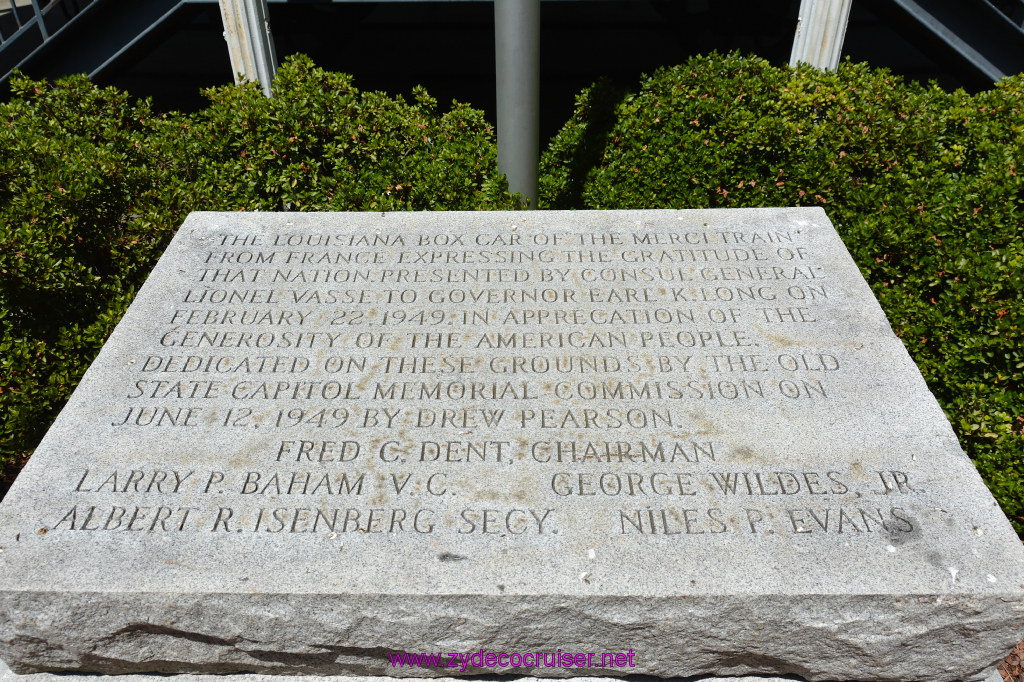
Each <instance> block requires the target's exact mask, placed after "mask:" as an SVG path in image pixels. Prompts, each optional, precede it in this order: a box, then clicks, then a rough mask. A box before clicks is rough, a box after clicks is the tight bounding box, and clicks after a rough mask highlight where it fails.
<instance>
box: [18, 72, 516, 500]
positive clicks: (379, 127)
mask: <svg viewBox="0 0 1024 682" xmlns="http://www.w3.org/2000/svg"><path fill="white" fill-rule="evenodd" d="M275 94H276V96H275V97H274V98H273V99H267V98H265V97H263V95H262V93H261V92H260V90H259V89H258V88H257V87H255V86H245V87H235V86H227V87H221V88H214V89H212V90H209V91H208V92H206V96H207V97H208V98H209V99H210V102H211V103H210V105H209V106H208V107H207V108H206V109H204V110H203V111H201V112H199V113H197V114H195V115H189V116H184V115H176V114H172V115H159V114H156V113H154V112H153V111H152V109H151V107H150V106H149V104H148V103H147V102H137V101H134V100H132V98H130V97H129V96H128V95H127V94H125V93H123V92H118V91H117V90H114V89H112V88H105V89H100V88H96V87H95V86H93V85H92V84H91V83H89V81H88V80H86V79H85V78H83V77H74V78H68V79H64V80H61V81H58V82H57V83H55V84H48V83H46V82H33V81H31V80H28V79H24V78H16V79H14V82H13V97H12V99H11V102H10V103H8V104H3V105H0V122H2V124H0V482H2V480H3V479H7V480H8V481H9V480H10V479H11V478H12V477H13V475H14V474H15V473H16V469H17V468H18V464H19V463H20V462H21V461H22V460H24V458H25V457H27V455H28V453H29V452H30V451H31V450H32V449H33V448H34V447H35V446H36V444H37V443H38V442H39V439H40V438H41V437H42V435H43V434H44V433H45V432H46V430H47V428H49V425H50V423H51V422H52V421H53V419H54V418H55V417H56V414H57V412H58V411H59V410H60V408H61V406H62V405H63V404H64V402H65V401H66V400H67V397H68V396H69V395H70V393H71V391H72V390H73V389H74V387H75V385H76V384H77V382H78V380H79V379H80V378H81V376H82V373H83V372H84V371H85V369H86V367H88V365H89V363H90V362H91V361H92V359H93V358H94V357H95V355H96V353H97V352H98V351H99V348H100V346H101V345H102V344H103V341H104V340H105V339H106V337H107V336H108V335H109V333H110V331H111V330H112V329H113V327H114V325H115V324H116V323H117V321H118V319H120V317H121V315H122V314H123V312H124V310H125V309H126V308H127V306H128V304H129V303H130V301H131V299H132V296H133V295H134V292H135V291H136V289H137V288H138V286H139V285H140V284H141V283H142V281H143V280H144V279H145V278H146V275H147V274H148V273H149V271H150V270H151V269H152V267H153V265H154V264H155V263H156V260H157V259H158V258H159V256H160V254H161V253H162V252H163V249H164V248H165V247H166V245H167V243H168V241H169V240H170V238H171V236H172V235H173V233H174V231H175V230H176V229H177V227H178V226H179V225H180V224H181V222H182V220H183V219H184V217H185V216H186V215H187V214H188V212H189V211H194V210H220V211H229V210H264V211H272V210H317V211H395V210H433V209H437V210H473V209H502V208H512V207H514V206H516V199H515V198H514V197H511V196H509V195H508V194H507V192H506V184H505V181H504V179H503V177H502V176H500V175H499V174H498V173H497V150H496V147H495V142H494V131H493V128H492V126H491V125H490V124H488V123H487V122H486V121H485V120H484V117H483V113H482V112H480V111H478V110H475V109H471V108H469V107H467V106H464V105H453V107H452V108H451V109H450V110H449V111H446V112H441V111H439V110H438V108H437V103H436V102H435V101H434V100H432V99H431V98H430V97H429V96H428V95H427V93H426V92H424V91H422V90H417V91H416V92H415V93H414V98H415V101H414V102H412V103H408V102H406V101H404V100H403V99H402V98H400V97H388V96H387V95H384V94H381V93H376V92H371V93H360V92H359V91H358V90H356V89H355V88H354V87H353V86H352V80H351V78H350V77H349V76H345V75H341V74H333V73H328V72H325V71H323V70H321V69H318V68H316V67H315V66H314V65H313V64H312V63H311V62H310V61H309V59H308V58H304V57H296V58H293V59H290V60H288V61H287V62H286V63H285V64H283V65H282V67H281V69H280V71H279V72H278V78H277V81H276V84H275ZM2 488H3V486H0V494H2V492H3V490H2Z"/></svg>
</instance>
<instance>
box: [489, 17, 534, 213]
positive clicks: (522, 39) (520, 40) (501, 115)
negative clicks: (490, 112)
mask: <svg viewBox="0 0 1024 682" xmlns="http://www.w3.org/2000/svg"><path fill="white" fill-rule="evenodd" d="M494 57H495V59H494V61H495V80H496V84H497V105H498V170H499V171H500V172H502V173H504V174H505V177H506V178H508V186H509V189H510V190H512V191H513V192H519V193H520V194H522V195H523V197H524V198H525V199H526V200H527V201H528V203H529V208H536V207H537V166H538V163H539V161H540V0H494Z"/></svg>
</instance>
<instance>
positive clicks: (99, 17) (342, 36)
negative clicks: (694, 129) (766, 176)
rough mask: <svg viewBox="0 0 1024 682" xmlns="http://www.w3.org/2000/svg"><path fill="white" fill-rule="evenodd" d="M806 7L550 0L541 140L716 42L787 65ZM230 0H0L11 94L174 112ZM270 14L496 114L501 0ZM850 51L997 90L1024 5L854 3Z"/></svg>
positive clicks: (1018, 36) (311, 41)
mask: <svg viewBox="0 0 1024 682" xmlns="http://www.w3.org/2000/svg"><path fill="white" fill-rule="evenodd" d="M12 4H13V6H12ZM4 5H6V9H4ZM799 8H800V2H799V0H643V1H632V2H624V1H620V0H544V1H543V2H542V4H541V62H540V63H541V73H540V92H541V98H540V99H541V103H542V110H541V138H542V139H546V138H547V137H548V136H550V135H551V134H553V133H554V132H555V131H556V130H557V128H558V126H559V125H560V124H561V123H562V122H563V121H564V120H565V119H566V118H567V117H568V115H569V113H570V112H571V110H572V106H573V96H574V94H575V93H577V92H578V91H579V90H580V89H581V88H583V87H585V86H586V85H588V84H590V83H591V82H593V81H594V80H595V79H596V78H598V77H600V76H610V77H611V78H613V79H614V80H615V81H618V82H619V83H621V84H622V85H626V86H633V85H634V84H635V83H636V80H637V78H638V77H639V76H640V74H641V73H644V72H651V71H653V70H654V69H655V68H657V67H658V66H661V65H668V64H674V63H678V62H681V61H683V60H685V59H686V58H687V57H689V56H692V55H695V54H701V53H706V52H709V51H712V50H718V51H720V52H723V51H729V50H740V51H742V52H745V53H755V54H758V55H760V56H763V57H765V58H767V59H769V60H771V61H772V62H774V63H786V62H787V61H788V60H789V56H790V50H791V48H792V45H793V35H794V29H795V27H796V23H797V16H798V12H799ZM219 9H220V8H219V6H218V3H217V0H51V1H49V2H47V1H46V0H0V35H2V38H3V42H2V43H0V96H2V97H6V96H7V92H8V89H7V85H6V82H7V80H8V79H9V77H10V71H11V70H12V69H13V68H19V69H21V70H22V71H23V72H25V73H26V74H28V75H30V76H35V77H43V76H45V77H50V78H54V77H57V76H60V75H64V74H67V73H76V72H84V73H87V74H89V75H90V76H91V77H92V78H93V79H94V80H95V81H96V82H98V83H101V84H110V85H116V86H118V87H120V88H123V89H125V90H127V91H129V92H131V93H133V94H135V95H138V96H147V97H152V98H153V99H154V101H155V104H156V105H157V107H158V108H161V109H183V110H190V109H195V108H198V107H201V106H202V105H203V103H204V100H203V98H202V97H201V95H200V93H199V91H200V89H201V88H203V87H208V86H211V85H217V84H223V83H229V82H231V81H232V77H233V74H232V69H231V64H230V61H229V59H228V50H227V47H226V44H225V40H224V37H223V31H224V26H223V23H222V19H221V14H220V11H219ZM269 21H270V26H271V28H272V31H273V36H274V43H275V47H276V52H277V56H278V57H279V58H282V59H283V58H284V57H286V56H287V55H289V54H292V53H295V52H303V53H306V54H309V55H310V56H312V57H313V59H314V60H315V61H316V63H317V64H318V65H320V66H323V67H325V68H328V69H332V70H338V71H345V72H348V73H352V74H354V75H355V78H356V86H357V87H359V88H360V89H364V90H385V91H388V92H390V93H407V92H408V91H409V90H410V89H411V88H412V86H414V85H416V84H422V85H425V86H426V87H427V89H428V90H429V91H430V92H431V94H433V95H434V96H435V97H437V98H438V99H439V100H440V101H441V102H446V101H450V100H451V99H458V100H460V101H464V102H470V103H471V104H473V105H474V106H476V107H479V108H482V109H484V110H485V111H486V112H487V113H488V115H489V117H490V118H491V120H494V114H495V112H494V107H495V75H494V52H495V44H494V41H495V38H494V10H493V6H492V3H491V2H489V1H483V0H481V1H475V0H462V1H455V2H437V1H416V2H408V1H406V2H349V1H339V0H335V1H333V2H332V1H330V0H269ZM843 55H844V56H849V57H850V58H851V59H853V60H856V61H868V62H870V63H871V64H872V65H875V66H887V67H889V68H891V69H892V70H893V71H895V72H897V73H900V74H902V75H904V76H906V77H908V78H911V79H918V80H928V79H937V80H938V81H939V83H940V84H941V85H943V86H944V87H946V88H955V87H965V88H967V89H969V90H978V89H983V88H986V87H989V86H991V84H992V82H993V80H995V79H996V78H998V77H1000V76H1002V75H1005V74H1011V73H1017V72H1020V71H1024V0H854V1H853V5H852V11H851V13H850V19H849V25H848V29H847V32H846V38H845V42H844V46H843Z"/></svg>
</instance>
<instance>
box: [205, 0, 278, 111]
mask: <svg viewBox="0 0 1024 682" xmlns="http://www.w3.org/2000/svg"><path fill="white" fill-rule="evenodd" d="M219 2H220V14H221V18H222V19H223V20H224V40H225V41H226V42H227V44H228V55H229V57H230V58H231V71H232V72H233V73H234V75H235V83H239V82H242V81H246V80H248V81H254V82H256V83H259V84H260V87H262V88H263V94H264V95H266V96H267V97H270V96H272V94H273V83H274V75H275V74H276V73H277V54H276V53H275V51H274V39H273V37H272V36H271V34H270V22H269V21H268V19H267V0H219Z"/></svg>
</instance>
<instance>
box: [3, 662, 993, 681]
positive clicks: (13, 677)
mask: <svg viewBox="0 0 1024 682" xmlns="http://www.w3.org/2000/svg"><path fill="white" fill-rule="evenodd" d="M495 677H496V676H493V675H490V676H483V677H481V678H480V679H484V680H488V681H489V682H490V681H493V680H494V679H495ZM285 679H286V682H331V681H333V682H338V680H341V681H342V682H348V681H350V680H352V678H335V677H316V676H313V675H295V676H289V677H287V678H285ZM507 679H508V682H547V681H546V680H541V679H540V678H537V677H510V678H507ZM628 679H629V680H630V682H655V681H656V682H793V681H794V680H799V679H800V678H797V677H756V676H747V677H686V678H684V677H677V678H673V679H671V680H667V681H666V680H660V679H658V678H652V677H646V676H641V675H635V676H631V677H629V678H628ZM404 680H405V682H466V680H465V678H462V679H456V678H453V677H435V678H432V679H430V680H426V679H424V678H416V677H407V678H404ZM621 680H622V678H613V677H576V678H573V682H621ZM0 682H281V677H280V676H278V675H249V674H236V675H80V674H76V673H61V674H55V673H30V674H28V675H17V674H15V673H14V672H12V671H11V669H10V668H8V667H7V664H6V663H4V662H3V661H2V660H0ZM358 682H395V678H393V677H362V678H358ZM972 682H973V681H972ZM977 682H1003V678H1002V676H1001V675H1000V674H999V671H998V670H997V669H996V668H992V670H991V671H990V672H989V674H988V675H987V676H986V677H985V678H984V679H983V680H978V681H977Z"/></svg>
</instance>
